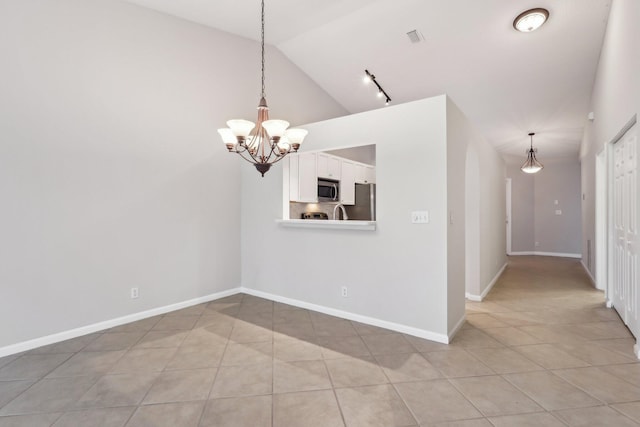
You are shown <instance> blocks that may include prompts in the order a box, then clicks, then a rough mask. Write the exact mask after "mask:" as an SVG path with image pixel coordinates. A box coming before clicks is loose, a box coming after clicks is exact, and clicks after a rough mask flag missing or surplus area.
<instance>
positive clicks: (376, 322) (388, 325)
mask: <svg viewBox="0 0 640 427" xmlns="http://www.w3.org/2000/svg"><path fill="white" fill-rule="evenodd" d="M240 292H242V293H245V294H249V295H253V296H256V297H260V298H264V299H268V300H271V301H276V302H281V303H283V304H288V305H292V306H294V307H300V308H305V309H307V310H313V311H317V312H319V313H324V314H328V315H331V316H337V317H341V318H343V319H348V320H353V321H355V322H360V323H364V324H367V325H372V326H377V327H379V328H385V329H390V330H392V331H396V332H401V333H403V334H407V335H412V336H414V337H418V338H424V339H427V340H429V341H436V342H439V343H442V344H448V343H449V337H448V336H447V335H444V334H438V333H436V332H432V331H427V330H424V329H418V328H414V327H412V326H407V325H402V324H400V323H394V322H388V321H386V320H380V319H376V318H374V317H369V316H363V315H360V314H355V313H350V312H348V311H343V310H338V309H335V308H330V307H325V306H322V305H317V304H312V303H309V302H305V301H300V300H296V299H292V298H287V297H283V296H280V295H274V294H270V293H267V292H262V291H257V290H254V289H249V288H245V287H242V288H240ZM463 320H464V319H463Z"/></svg>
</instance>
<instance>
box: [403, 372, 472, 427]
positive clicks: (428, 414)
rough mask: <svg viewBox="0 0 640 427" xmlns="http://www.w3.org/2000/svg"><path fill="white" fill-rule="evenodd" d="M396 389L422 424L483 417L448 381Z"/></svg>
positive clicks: (424, 382) (405, 385) (415, 384)
mask: <svg viewBox="0 0 640 427" xmlns="http://www.w3.org/2000/svg"><path fill="white" fill-rule="evenodd" d="M396 388H397V390H398V393H399V394H400V397H402V399H403V400H404V402H405V403H406V405H407V406H408V407H409V409H410V410H411V412H412V413H413V415H414V416H415V417H416V419H417V421H418V422H419V423H420V424H428V423H437V422H442V421H454V420H464V419H470V418H479V417H482V414H481V413H480V412H478V411H477V410H476V409H475V408H474V407H473V405H472V404H471V403H470V402H469V401H468V400H467V399H465V397H464V396H463V395H462V394H461V393H460V392H459V391H458V390H456V389H455V387H453V386H452V385H451V384H450V383H449V381H447V380H432V381H420V382H411V383H401V384H397V385H396Z"/></svg>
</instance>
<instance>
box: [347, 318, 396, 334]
mask: <svg viewBox="0 0 640 427" xmlns="http://www.w3.org/2000/svg"><path fill="white" fill-rule="evenodd" d="M351 324H352V325H353V327H354V328H355V330H356V332H357V333H358V335H360V336H364V335H382V334H395V333H396V332H394V331H391V330H389V329H384V328H380V327H378V326H373V325H367V324H365V323H360V322H355V321H353V320H352V321H351Z"/></svg>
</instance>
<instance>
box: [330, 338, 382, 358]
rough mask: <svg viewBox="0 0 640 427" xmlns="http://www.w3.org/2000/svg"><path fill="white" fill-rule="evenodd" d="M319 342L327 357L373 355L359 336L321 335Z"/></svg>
mask: <svg viewBox="0 0 640 427" xmlns="http://www.w3.org/2000/svg"><path fill="white" fill-rule="evenodd" d="M317 343H318V346H319V347H320V351H321V352H322V357H324V358H325V359H340V358H344V357H347V358H349V357H370V356H371V352H370V351H369V349H368V348H367V346H366V345H365V343H364V341H362V338H360V337H359V336H352V337H320V338H318V340H317Z"/></svg>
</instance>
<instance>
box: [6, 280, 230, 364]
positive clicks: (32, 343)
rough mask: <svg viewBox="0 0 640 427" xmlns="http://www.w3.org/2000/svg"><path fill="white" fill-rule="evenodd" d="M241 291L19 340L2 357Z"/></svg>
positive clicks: (210, 296) (221, 293) (209, 296)
mask: <svg viewBox="0 0 640 427" xmlns="http://www.w3.org/2000/svg"><path fill="white" fill-rule="evenodd" d="M239 292H240V288H233V289H228V290H226V291H222V292H216V293H215V294H210V295H206V296H204V297H199V298H194V299H190V300H187V301H182V302H178V303H175V304H170V305H165V306H163V307H158V308H153V309H151V310H146V311H141V312H138V313H133V314H128V315H126V316H122V317H118V318H115V319H110V320H105V321H104V322H98V323H93V324H91V325H87V326H82V327H80V328H76V329H70V330H68V331H63V332H58V333H55V334H51V335H47V336H44V337H40V338H35V339H32V340H28V341H23V342H19V343H17V344H11V345H8V346H5V347H0V357H4V356H9V355H11V354H15V353H20V352H23V351H27V350H31V349H34V348H37V347H42V346H44V345H49V344H54V343H57V342H61V341H66V340H69V339H72V338H77V337H80V336H82V335H87V334H91V333H94V332H98V331H102V330H104V329H109V328H113V327H115V326H120V325H124V324H125V323H130V322H135V321H136V320H142V319H146V318H147V317H153V316H157V315H159V314H164V313H168V312H170V311H175V310H180V309H182V308H186V307H191V306H192V305H198V304H202V303H203V302H209V301H213V300H216V299H220V298H224V297H227V296H230V295H235V294H237V293H239Z"/></svg>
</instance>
